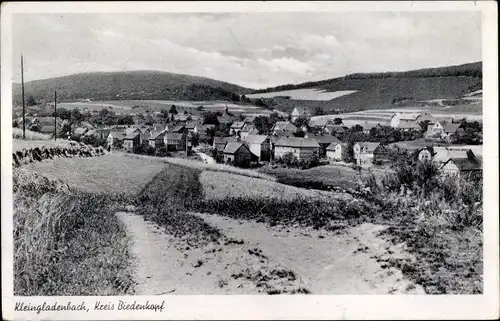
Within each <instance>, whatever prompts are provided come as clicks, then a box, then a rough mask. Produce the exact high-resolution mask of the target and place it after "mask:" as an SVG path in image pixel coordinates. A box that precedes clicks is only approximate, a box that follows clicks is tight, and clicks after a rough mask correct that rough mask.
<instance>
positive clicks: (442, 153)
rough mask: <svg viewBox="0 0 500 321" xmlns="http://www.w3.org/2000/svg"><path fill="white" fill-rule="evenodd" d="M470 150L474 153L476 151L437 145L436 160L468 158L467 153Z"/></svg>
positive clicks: (435, 148)
mask: <svg viewBox="0 0 500 321" xmlns="http://www.w3.org/2000/svg"><path fill="white" fill-rule="evenodd" d="M469 151H470V153H472V155H474V153H473V152H472V150H470V149H469V150H452V149H448V148H446V147H440V146H436V147H434V160H436V161H439V162H446V161H448V160H449V159H450V158H467V153H468V152H469Z"/></svg>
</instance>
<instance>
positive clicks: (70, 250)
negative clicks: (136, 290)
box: [13, 168, 133, 296]
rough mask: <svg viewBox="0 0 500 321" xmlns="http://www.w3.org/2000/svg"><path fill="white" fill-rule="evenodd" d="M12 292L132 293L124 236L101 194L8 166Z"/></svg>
mask: <svg viewBox="0 0 500 321" xmlns="http://www.w3.org/2000/svg"><path fill="white" fill-rule="evenodd" d="M13 193H14V199H13V200H14V202H13V203H14V212H13V235H14V236H13V239H14V294H15V295H23V296H40V295H59V296H61V295H124V294H131V293H133V292H132V291H133V283H132V278H131V271H130V270H129V259H130V255H129V252H128V251H129V246H130V245H129V239H128V237H127V235H126V232H125V230H124V228H123V226H122V225H121V223H120V222H119V221H118V219H117V217H116V216H115V201H114V200H113V198H112V197H110V196H109V195H106V194H94V193H87V192H82V191H78V190H75V189H72V188H70V187H68V186H67V185H66V184H64V183H63V182H61V181H58V180H50V179H47V178H45V177H43V176H41V175H39V174H37V173H32V172H29V171H27V170H25V169H24V168H21V169H14V172H13Z"/></svg>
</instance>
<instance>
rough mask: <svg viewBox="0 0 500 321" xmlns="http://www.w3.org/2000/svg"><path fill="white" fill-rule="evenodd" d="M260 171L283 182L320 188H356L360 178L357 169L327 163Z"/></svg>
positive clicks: (264, 168)
mask: <svg viewBox="0 0 500 321" xmlns="http://www.w3.org/2000/svg"><path fill="white" fill-rule="evenodd" d="M259 171H260V172H263V173H266V174H268V175H272V176H275V177H276V178H277V180H278V182H280V183H283V184H287V185H293V186H297V187H302V188H311V189H318V190H331V189H333V188H341V189H350V188H355V187H356V186H357V182H358V180H359V179H358V177H357V176H358V174H357V172H356V171H355V170H353V169H352V168H349V167H343V166H331V165H327V166H318V167H314V168H310V169H306V170H300V169H293V168H279V167H278V168H272V167H269V166H266V167H262V168H260V169H259Z"/></svg>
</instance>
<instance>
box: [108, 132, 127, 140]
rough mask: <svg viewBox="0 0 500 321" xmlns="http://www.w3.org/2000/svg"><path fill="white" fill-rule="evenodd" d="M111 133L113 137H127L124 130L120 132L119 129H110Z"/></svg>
mask: <svg viewBox="0 0 500 321" xmlns="http://www.w3.org/2000/svg"><path fill="white" fill-rule="evenodd" d="M109 135H111V137H113V138H118V139H121V138H123V137H125V135H124V134H123V132H118V131H110V132H109ZM109 135H108V136H109Z"/></svg>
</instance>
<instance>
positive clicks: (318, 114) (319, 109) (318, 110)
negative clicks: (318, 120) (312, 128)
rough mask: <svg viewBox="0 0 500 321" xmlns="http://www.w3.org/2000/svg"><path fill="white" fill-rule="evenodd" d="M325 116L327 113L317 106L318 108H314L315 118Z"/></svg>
mask: <svg viewBox="0 0 500 321" xmlns="http://www.w3.org/2000/svg"><path fill="white" fill-rule="evenodd" d="M324 114H325V111H324V110H323V108H321V107H320V106H317V107H316V108H314V115H315V116H321V115H324Z"/></svg>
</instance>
